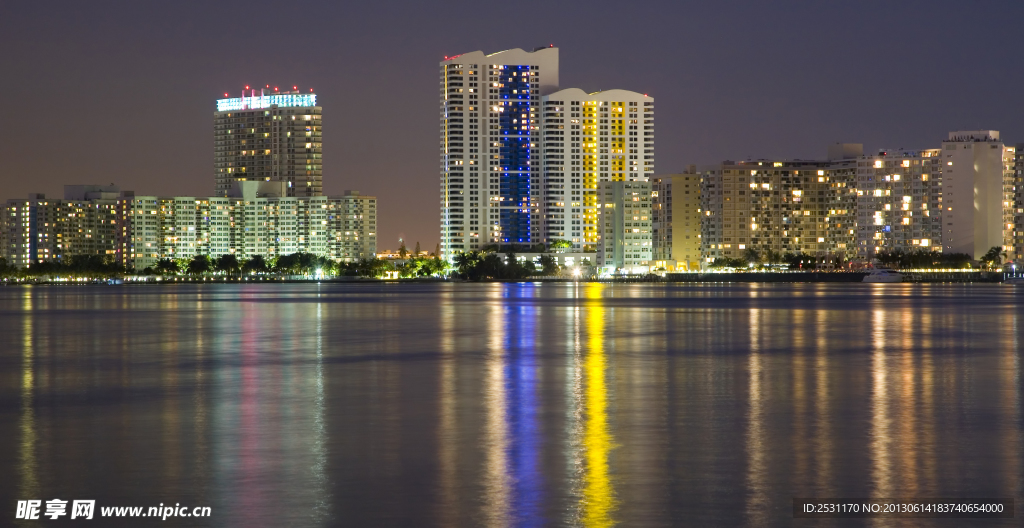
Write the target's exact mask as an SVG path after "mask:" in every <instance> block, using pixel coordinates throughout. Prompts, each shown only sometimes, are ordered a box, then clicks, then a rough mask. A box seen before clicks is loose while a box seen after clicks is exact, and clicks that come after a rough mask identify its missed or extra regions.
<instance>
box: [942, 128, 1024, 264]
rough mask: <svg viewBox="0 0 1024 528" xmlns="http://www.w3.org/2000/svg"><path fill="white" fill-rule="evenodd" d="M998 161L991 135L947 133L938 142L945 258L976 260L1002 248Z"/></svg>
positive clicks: (1001, 167) (999, 146)
mask: <svg viewBox="0 0 1024 528" xmlns="http://www.w3.org/2000/svg"><path fill="white" fill-rule="evenodd" d="M1003 155H1004V149H1003V144H1002V143H1001V142H1000V141H999V132H998V131H996V130H975V131H960V132H950V133H949V139H948V140H946V141H943V142H942V163H943V166H942V171H943V172H942V191H943V196H942V206H943V208H944V210H943V212H942V217H943V224H945V226H944V227H945V230H944V232H943V237H942V245H943V251H944V252H945V253H967V254H968V255H971V257H972V258H975V259H978V258H981V256H982V255H984V254H985V253H986V252H987V251H988V250H989V249H991V248H992V247H1000V248H1001V247H1003V231H1004V229H1005V225H1006V224H1004V222H1003V208H1004V205H1003V204H1004V201H1006V200H1005V194H1004V185H1005V184H1004V177H1005V174H1004V163H1003ZM1008 207H1009V206H1008Z"/></svg>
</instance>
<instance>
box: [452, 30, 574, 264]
mask: <svg viewBox="0 0 1024 528" xmlns="http://www.w3.org/2000/svg"><path fill="white" fill-rule="evenodd" d="M440 70H441V71H440V74H441V76H440V82H439V88H440V96H441V97H440V103H441V104H440V132H441V134H440V135H441V143H440V197H441V203H440V205H441V252H442V254H443V255H446V256H449V257H450V256H451V255H452V254H453V253H457V252H461V251H470V250H474V249H480V248H482V247H484V246H487V245H490V244H497V245H513V244H522V245H527V244H533V243H536V242H537V241H539V239H540V236H541V231H540V215H541V212H540V196H541V195H540V190H541V183H540V179H541V165H540V161H541V157H540V142H541V134H540V127H539V126H538V125H539V119H538V118H539V113H540V96H541V95H543V94H546V93H551V92H553V91H554V90H555V89H557V87H558V48H554V47H550V48H538V49H536V50H534V51H532V52H526V51H523V50H522V49H518V48H517V49H512V50H508V51H502V52H499V53H492V54H490V55H485V54H484V53H483V52H480V51H474V52H472V53H466V54H463V55H458V56H455V57H451V58H446V59H445V60H444V61H442V62H441V64H440Z"/></svg>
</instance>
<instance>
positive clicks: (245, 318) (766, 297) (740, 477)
mask: <svg viewBox="0 0 1024 528" xmlns="http://www.w3.org/2000/svg"><path fill="white" fill-rule="evenodd" d="M1018 292H1024V289H1021V288H1016V289H1015V288H1014V287H1011V286H1003V285H987V284H986V285H913V284H875V285H869V284H795V285H787V284H777V285H766V284H736V285H690V284H687V285H667V286H666V285H660V284H658V285H651V284H636V285H610V284H578V285H575V284H545V285H541V284H320V285H317V284H288V285H179V286H132V287H6V288H0V431H2V432H3V434H2V435H0V471H2V473H0V474H2V475H3V476H4V477H5V478H3V479H0V500H2V502H0V504H2V508H0V516H3V517H0V518H5V519H8V520H13V519H14V507H15V502H16V501H17V500H24V499H42V500H49V499H53V498H60V499H65V500H73V499H95V500H96V501H97V507H98V508H99V507H101V506H145V507H149V506H156V505H158V504H160V503H164V504H175V503H180V504H182V505H188V506H190V507H191V506H210V507H211V508H212V512H213V516H212V517H211V518H210V519H202V520H200V519H180V518H179V519H174V518H171V519H168V520H167V521H163V522H162V523H161V522H160V521H158V520H156V519H145V520H143V521H146V522H140V520H134V521H130V522H129V521H127V520H126V521H125V522H124V523H123V524H122V525H123V526H146V525H158V524H159V525H164V524H165V525H167V526H244V527H259V526H268V527H270V526H274V527H276V526H430V525H433V526H510V527H511V526H550V525H580V526H593V527H601V526H613V525H622V526H964V525H966V524H965V523H964V521H962V520H960V521H954V520H935V519H926V520H893V519H878V520H864V519H847V520H829V521H828V522H822V521H818V520H808V519H793V518H792V502H791V501H792V498H793V497H908V498H910V497H957V496H964V497H1013V498H1015V499H1016V500H1017V506H1018V508H1020V507H1022V506H1024V502H1021V499H1022V493H1021V490H1022V486H1024V477H1022V475H1024V435H1022V427H1024V414H1022V409H1021V381H1022V380H1021V364H1020V354H1021V343H1020V339H1021V328H1020V327H1019V319H1020V314H1021V309H1022V307H1024V302H1022V300H1024V295H1021V294H1019V293H1018ZM97 513H98V512H97ZM7 522H13V521H0V524H6V523H7ZM45 522H50V521H49V520H43V521H33V522H29V523H27V524H26V525H27V526H30V525H31V526H35V525H39V523H45ZM60 522H61V524H64V523H69V524H74V523H73V522H72V521H70V520H68V519H67V518H64V519H62V520H61V521H60ZM92 522H95V523H97V524H96V526H99V525H101V523H102V525H103V526H110V525H114V526H116V525H117V523H114V522H110V520H109V519H105V520H103V521H92ZM204 522H205V524H204ZM1018 523H1019V519H1016V520H986V521H983V522H982V523H977V524H982V525H984V526H1019V524H1018Z"/></svg>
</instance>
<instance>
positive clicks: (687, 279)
mask: <svg viewBox="0 0 1024 528" xmlns="http://www.w3.org/2000/svg"><path fill="white" fill-rule="evenodd" d="M900 273H902V274H903V275H904V276H905V280H904V281H903V282H902V283H897V284H917V283H927V284H942V283H959V284H970V283H1001V282H1003V281H1004V280H1005V278H1006V277H1005V276H1004V274H1003V273H1001V272H990V271H968V272H963V271H956V272H952V271H935V272H913V271H904V272H900ZM866 275H867V273H866V272H834V271H833V272H828V271H824V272H813V271H788V272H732V273H730V272H707V273H701V272H695V273H667V274H666V276H664V277H660V276H635V277H612V278H604V279H596V278H578V279H577V278H568V277H566V278H563V277H533V278H526V279H487V280H480V281H469V280H465V279H457V278H456V279H441V278H434V277H416V278H403V279H376V278H365V277H333V278H321V279H315V278H309V279H307V278H299V277H258V278H238V277H233V278H227V277H213V278H190V277H175V278H171V279H169V280H168V279H163V278H161V279H160V280H146V279H136V278H126V279H75V280H26V281H6V280H5V281H0V285H3V286H17V285H34V286H43V285H50V286H98V285H102V286H132V285H155V284H160V285H174V284H275V283H276V284H308V283H326V284H402V283H535V282H541V283H571V282H587V283H591V282H593V283H651V284H680V283H687V284H697V283H702V284H716V283H717V284H722V283H737V284H744V283H861V282H862V281H863V278H864V277H865V276H866Z"/></svg>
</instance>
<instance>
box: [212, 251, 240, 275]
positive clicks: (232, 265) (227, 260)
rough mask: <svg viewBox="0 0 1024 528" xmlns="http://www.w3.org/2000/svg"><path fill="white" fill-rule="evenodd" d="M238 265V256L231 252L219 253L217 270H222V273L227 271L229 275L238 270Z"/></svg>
mask: <svg viewBox="0 0 1024 528" xmlns="http://www.w3.org/2000/svg"><path fill="white" fill-rule="evenodd" d="M239 267H240V266H239V264H238V257H236V256H235V255H234V254H233V253H227V254H224V255H221V256H220V257H219V258H218V259H217V265H216V268H217V271H223V272H224V273H227V274H228V275H229V276H230V275H231V274H232V273H234V272H236V271H238V269H239Z"/></svg>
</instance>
